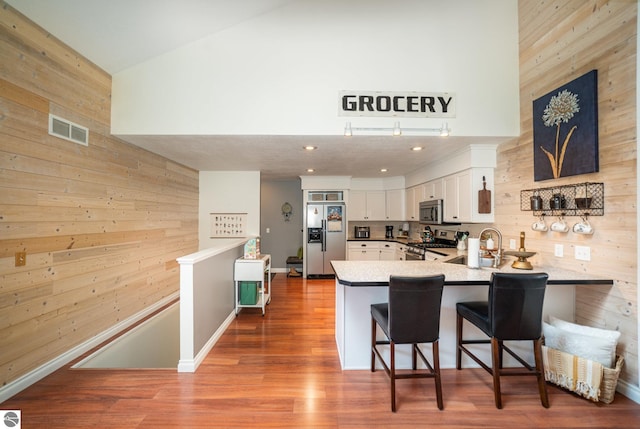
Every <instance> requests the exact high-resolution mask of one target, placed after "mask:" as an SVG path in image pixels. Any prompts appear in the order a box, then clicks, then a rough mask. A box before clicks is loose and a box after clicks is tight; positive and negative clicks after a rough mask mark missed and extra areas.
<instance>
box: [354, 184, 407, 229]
mask: <svg viewBox="0 0 640 429" xmlns="http://www.w3.org/2000/svg"><path fill="white" fill-rule="evenodd" d="M347 216H348V219H349V221H363V220H366V221H388V220H389V221H391V220H393V221H404V220H405V214H404V190H403V189H396V190H389V191H349V210H348V211H347Z"/></svg>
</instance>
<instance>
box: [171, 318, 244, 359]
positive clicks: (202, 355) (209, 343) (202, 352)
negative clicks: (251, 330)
mask: <svg viewBox="0 0 640 429" xmlns="http://www.w3.org/2000/svg"><path fill="white" fill-rule="evenodd" d="M235 318H236V312H235V310H233V311H232V312H231V313H230V314H229V316H227V318H226V319H225V320H224V322H222V325H220V327H219V328H218V329H217V330H216V332H214V333H213V335H212V336H211V338H209V341H207V342H206V344H205V345H204V347H202V349H201V350H200V351H199V352H198V354H197V355H196V356H195V358H193V359H180V360H179V361H178V372H196V370H197V369H198V367H199V366H200V364H201V363H202V361H203V360H204V358H205V357H206V356H207V354H209V352H210V351H211V349H212V348H213V346H215V344H216V343H217V342H218V340H219V339H220V337H221V336H222V334H223V333H224V331H226V330H227V328H228V327H229V325H230V324H231V322H232V321H233V320H234V319H235Z"/></svg>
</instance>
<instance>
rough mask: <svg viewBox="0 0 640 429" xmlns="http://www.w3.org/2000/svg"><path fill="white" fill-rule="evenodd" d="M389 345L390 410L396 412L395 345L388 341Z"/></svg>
mask: <svg viewBox="0 0 640 429" xmlns="http://www.w3.org/2000/svg"><path fill="white" fill-rule="evenodd" d="M389 346H390V347H391V348H390V350H389V353H390V355H391V368H390V374H389V376H390V378H391V411H393V412H394V413H395V412H396V345H395V344H394V342H393V341H390V342H389Z"/></svg>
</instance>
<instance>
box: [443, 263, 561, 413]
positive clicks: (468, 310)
mask: <svg viewBox="0 0 640 429" xmlns="http://www.w3.org/2000/svg"><path fill="white" fill-rule="evenodd" d="M547 279H548V275H547V274H545V273H539V274H538V273H533V274H508V273H493V275H492V276H491V283H490V285H489V300H488V301H482V302H479V301H473V302H459V303H457V304H456V313H457V318H456V331H457V332H456V334H457V335H456V336H457V347H456V368H457V369H460V368H461V367H462V365H461V364H462V356H461V353H462V352H464V353H465V354H467V355H468V356H469V357H471V358H472V359H473V360H474V361H476V362H477V363H478V365H480V366H481V367H482V368H484V369H485V370H486V371H487V372H489V374H491V375H492V376H493V394H494V397H495V402H496V407H497V408H502V395H501V393H500V376H507V375H534V376H536V377H537V379H538V390H539V392H540V401H541V402H542V405H543V406H544V407H545V408H548V407H549V398H548V397H547V385H546V383H545V380H544V367H543V364H542V304H543V302H544V292H545V289H546V286H547ZM463 319H466V320H468V321H469V322H471V323H472V324H474V325H475V326H477V327H478V328H479V329H480V330H482V332H484V333H485V334H487V335H488V336H489V337H490V340H489V339H482V340H464V339H463V338H462V324H463ZM512 340H513V341H533V352H534V357H535V366H531V365H529V364H528V363H527V362H526V361H525V360H524V359H522V358H521V357H520V356H518V355H517V354H516V353H515V352H513V350H511V349H510V348H509V347H507V346H506V345H505V344H504V341H512ZM487 343H490V344H491V363H492V366H491V368H490V367H489V366H487V365H486V364H485V363H484V362H482V360H480V359H479V358H478V357H477V356H475V355H474V354H473V353H472V352H470V351H469V349H468V348H467V347H465V345H466V344H487ZM503 350H506V351H507V353H509V354H510V355H511V356H513V357H514V358H515V359H516V360H517V361H518V362H519V363H520V364H521V365H522V367H514V368H503V366H502V355H503Z"/></svg>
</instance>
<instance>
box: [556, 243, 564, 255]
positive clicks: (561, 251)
mask: <svg viewBox="0 0 640 429" xmlns="http://www.w3.org/2000/svg"><path fill="white" fill-rule="evenodd" d="M554 255H556V256H557V257H558V258H562V257H563V256H564V246H563V245H562V244H556V246H555V250H554Z"/></svg>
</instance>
